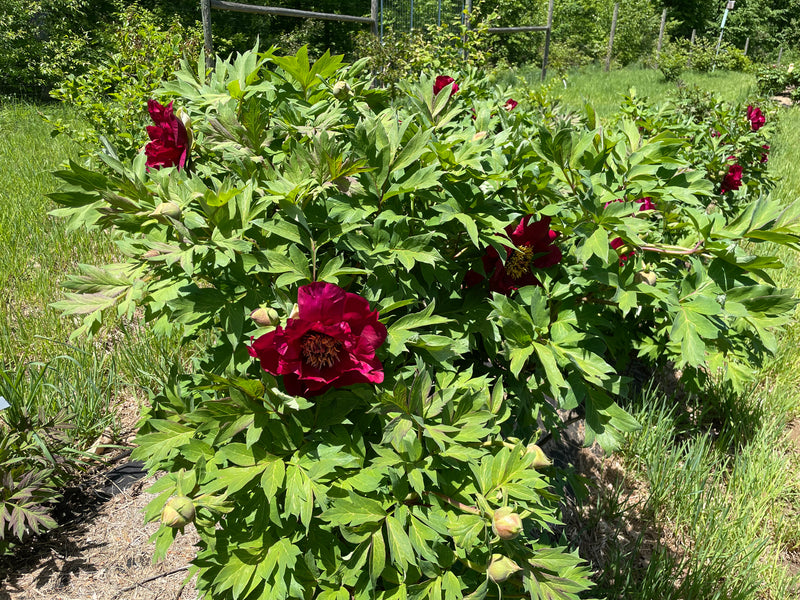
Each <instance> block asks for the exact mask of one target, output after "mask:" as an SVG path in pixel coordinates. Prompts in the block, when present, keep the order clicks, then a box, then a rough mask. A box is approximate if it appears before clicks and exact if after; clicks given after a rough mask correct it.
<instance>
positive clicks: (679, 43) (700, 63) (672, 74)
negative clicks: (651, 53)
mask: <svg viewBox="0 0 800 600" xmlns="http://www.w3.org/2000/svg"><path fill="white" fill-rule="evenodd" d="M716 48H717V42H716V40H712V39H702V38H700V39H697V40H696V41H695V43H694V44H691V43H690V42H689V40H676V41H673V42H670V43H669V44H667V45H666V46H665V48H664V52H662V54H661V56H660V57H659V64H658V68H659V69H660V70H661V72H662V73H663V74H664V78H665V79H667V81H675V80H676V79H677V78H678V77H679V76H680V74H681V72H682V71H683V70H684V69H686V70H688V69H693V70H695V71H700V72H701V73H707V72H709V71H711V70H713V69H724V70H727V71H749V70H750V69H751V68H752V63H751V62H750V59H749V58H747V57H746V56H745V55H744V53H743V52H742V51H741V50H739V49H738V48H734V47H733V46H731V45H730V44H729V43H727V42H722V44H720V48H719V53H717V51H716Z"/></svg>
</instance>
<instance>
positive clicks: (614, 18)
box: [606, 2, 619, 71]
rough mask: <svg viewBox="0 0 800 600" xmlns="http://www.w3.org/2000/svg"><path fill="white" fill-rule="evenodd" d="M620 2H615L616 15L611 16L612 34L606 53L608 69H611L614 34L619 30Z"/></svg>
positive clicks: (609, 37)
mask: <svg viewBox="0 0 800 600" xmlns="http://www.w3.org/2000/svg"><path fill="white" fill-rule="evenodd" d="M618 14H619V2H615V3H614V15H613V16H612V17H611V34H610V35H609V36H608V54H606V71H608V70H609V69H611V50H612V49H613V48H614V34H615V33H616V32H617V15H618Z"/></svg>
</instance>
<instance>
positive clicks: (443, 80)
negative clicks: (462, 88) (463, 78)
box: [433, 75, 458, 96]
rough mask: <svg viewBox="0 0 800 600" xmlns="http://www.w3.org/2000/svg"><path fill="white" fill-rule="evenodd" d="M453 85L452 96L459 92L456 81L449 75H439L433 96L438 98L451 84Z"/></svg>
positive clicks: (434, 83)
mask: <svg viewBox="0 0 800 600" xmlns="http://www.w3.org/2000/svg"><path fill="white" fill-rule="evenodd" d="M451 83H452V84H453V88H452V89H451V90H450V95H451V96H452V95H453V94H455V93H456V92H457V91H458V84H457V83H455V79H453V78H452V77H450V76H449V75H439V76H438V77H437V78H436V81H434V82H433V95H434V96H436V95H438V94H439V92H441V91H442V90H443V89H444V88H445V87H447V86H448V85H450V84H451Z"/></svg>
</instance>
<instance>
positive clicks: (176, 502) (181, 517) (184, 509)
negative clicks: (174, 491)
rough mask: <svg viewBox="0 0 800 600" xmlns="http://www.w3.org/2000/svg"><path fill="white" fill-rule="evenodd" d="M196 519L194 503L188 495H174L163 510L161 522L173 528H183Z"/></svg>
mask: <svg viewBox="0 0 800 600" xmlns="http://www.w3.org/2000/svg"><path fill="white" fill-rule="evenodd" d="M193 521H194V503H193V502H192V499H191V498H189V497H187V496H173V497H172V498H170V499H169V501H168V502H167V503H166V504H165V505H164V510H162V511H161V522H162V523H163V524H164V525H166V526H167V527H172V528H173V529H183V528H184V527H185V526H186V525H188V524H189V523H191V522H193Z"/></svg>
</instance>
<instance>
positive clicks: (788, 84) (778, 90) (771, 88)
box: [756, 64, 800, 96]
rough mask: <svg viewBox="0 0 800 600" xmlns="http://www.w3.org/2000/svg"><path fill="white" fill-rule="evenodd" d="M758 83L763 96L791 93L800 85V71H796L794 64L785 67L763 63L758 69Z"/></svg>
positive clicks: (759, 91)
mask: <svg viewBox="0 0 800 600" xmlns="http://www.w3.org/2000/svg"><path fill="white" fill-rule="evenodd" d="M756 85H757V86H758V93H759V94H761V95H762V96H775V95H777V94H784V93H787V92H788V93H790V94H791V93H793V92H794V91H795V90H797V88H798V87H800V72H795V69H794V64H789V65H787V66H785V67H779V66H777V65H761V66H759V67H758V70H757V71H756Z"/></svg>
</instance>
